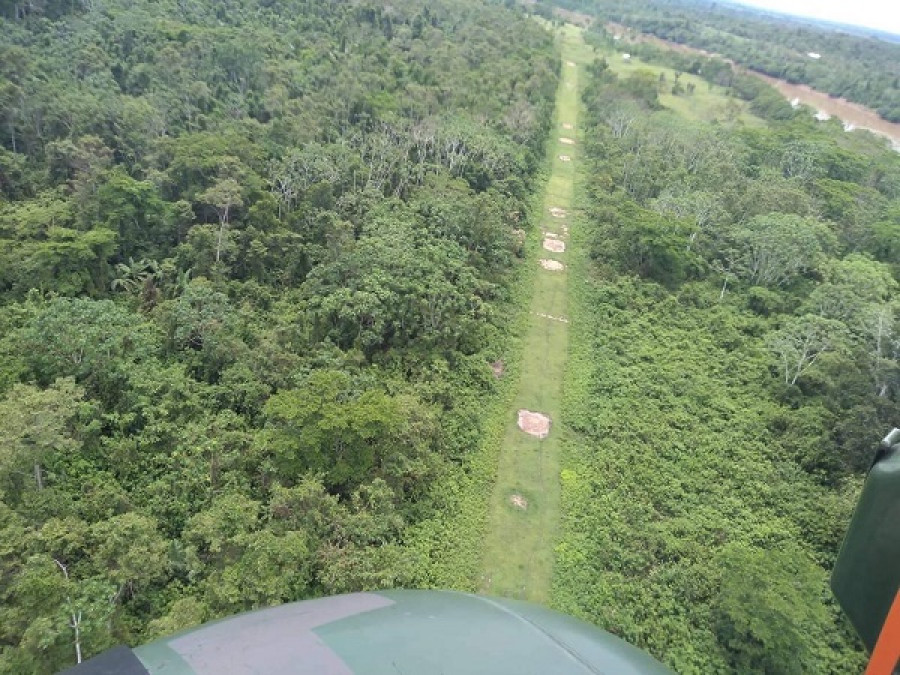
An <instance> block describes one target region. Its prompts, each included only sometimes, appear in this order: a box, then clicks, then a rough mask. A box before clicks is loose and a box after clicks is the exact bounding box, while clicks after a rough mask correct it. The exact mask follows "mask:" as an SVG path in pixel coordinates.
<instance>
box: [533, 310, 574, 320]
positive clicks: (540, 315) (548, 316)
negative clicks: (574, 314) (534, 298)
mask: <svg viewBox="0 0 900 675" xmlns="http://www.w3.org/2000/svg"><path fill="white" fill-rule="evenodd" d="M535 314H536V315H537V316H539V317H541V318H542V319H550V320H551V321H559V322H560V323H569V320H568V319H567V318H566V317H564V316H553V315H552V314H544V313H543V312H535Z"/></svg>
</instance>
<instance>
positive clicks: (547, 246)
mask: <svg viewBox="0 0 900 675" xmlns="http://www.w3.org/2000/svg"><path fill="white" fill-rule="evenodd" d="M544 250H546V251H550V252H551V253H565V251H566V244H565V242H562V241H560V240H559V239H550V238H547V239H544Z"/></svg>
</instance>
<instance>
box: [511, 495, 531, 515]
mask: <svg viewBox="0 0 900 675" xmlns="http://www.w3.org/2000/svg"><path fill="white" fill-rule="evenodd" d="M509 503H510V504H512V505H513V506H515V507H516V508H517V509H522V510H523V511H524V510H525V509H527V508H528V500H527V499H525V497H523V496H522V495H512V496H510V498H509Z"/></svg>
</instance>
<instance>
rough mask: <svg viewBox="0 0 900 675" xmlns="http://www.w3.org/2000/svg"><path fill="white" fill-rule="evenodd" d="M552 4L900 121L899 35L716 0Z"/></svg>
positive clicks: (568, 1)
mask: <svg viewBox="0 0 900 675" xmlns="http://www.w3.org/2000/svg"><path fill="white" fill-rule="evenodd" d="M549 4H550V5H551V6H552V5H559V6H561V7H565V8H568V9H576V10H578V11H583V12H587V13H590V14H593V15H595V16H596V17H597V20H598V21H599V22H606V21H613V22H616V23H620V24H623V25H625V26H628V27H629V28H633V29H635V30H638V31H641V32H643V33H649V34H651V35H656V36H657V37H660V38H663V39H666V40H671V41H673V42H677V43H680V44H685V45H689V46H691V47H696V48H699V49H704V50H706V51H709V52H712V53H715V54H719V55H721V56H723V57H726V58H729V59H732V60H734V61H735V62H737V63H739V64H741V65H743V66H746V67H748V68H752V69H753V70H757V71H759V72H761V73H765V74H766V75H771V76H772V77H778V78H781V79H784V80H787V81H788V82H791V83H793V84H798V83H802V84H808V85H810V86H811V87H813V88H815V89H818V90H820V91H824V92H826V93H828V94H831V95H832V96H841V97H844V98H846V99H848V100H850V101H855V102H857V103H862V104H863V105H866V106H869V107H870V108H872V109H874V110H876V111H877V112H878V114H879V115H881V116H882V117H883V118H884V119H886V120H889V121H891V122H900V43H897V42H888V41H886V40H882V39H878V38H877V37H866V36H863V35H859V34H854V33H849V32H845V31H842V30H840V29H837V28H828V27H823V26H819V25H815V24H813V23H811V22H804V21H801V20H797V19H790V18H786V17H778V18H775V17H772V16H766V15H764V14H763V13H761V11H759V10H756V11H755V10H752V9H748V8H741V7H736V6H733V5H728V4H723V3H717V2H712V1H711V0H651V1H649V2H641V3H633V2H628V1H627V0H559V1H558V2H554V3H549ZM810 53H813V54H818V55H819V56H820V58H811V57H810V56H809V54H810Z"/></svg>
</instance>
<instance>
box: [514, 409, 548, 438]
mask: <svg viewBox="0 0 900 675" xmlns="http://www.w3.org/2000/svg"><path fill="white" fill-rule="evenodd" d="M519 429H521V430H522V431H524V432H525V433H526V434H528V435H530V436H534V437H536V438H541V439H543V438H547V436H549V435H550V418H549V417H547V416H546V415H544V414H542V413H538V412H531V411H530V410H525V409H522V410H520V411H519Z"/></svg>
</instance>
